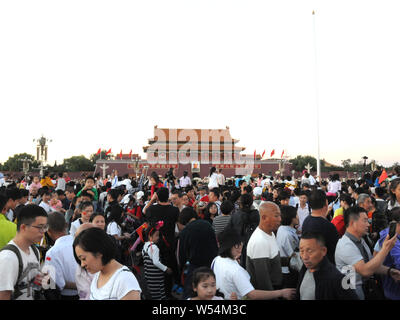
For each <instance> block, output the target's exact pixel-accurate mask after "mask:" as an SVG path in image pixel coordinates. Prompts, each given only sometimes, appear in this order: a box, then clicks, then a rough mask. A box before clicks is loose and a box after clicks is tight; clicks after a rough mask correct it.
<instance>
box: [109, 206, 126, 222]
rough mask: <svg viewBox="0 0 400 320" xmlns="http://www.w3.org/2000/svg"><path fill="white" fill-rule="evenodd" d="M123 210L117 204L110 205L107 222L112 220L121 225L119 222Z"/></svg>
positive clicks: (121, 219) (121, 218)
mask: <svg viewBox="0 0 400 320" xmlns="http://www.w3.org/2000/svg"><path fill="white" fill-rule="evenodd" d="M123 212H124V211H123V209H122V208H121V207H120V206H119V205H116V206H111V208H110V212H109V215H108V219H107V220H108V221H107V224H109V223H111V222H113V221H114V222H116V223H117V224H118V225H121V223H122V222H123V217H122V214H123Z"/></svg>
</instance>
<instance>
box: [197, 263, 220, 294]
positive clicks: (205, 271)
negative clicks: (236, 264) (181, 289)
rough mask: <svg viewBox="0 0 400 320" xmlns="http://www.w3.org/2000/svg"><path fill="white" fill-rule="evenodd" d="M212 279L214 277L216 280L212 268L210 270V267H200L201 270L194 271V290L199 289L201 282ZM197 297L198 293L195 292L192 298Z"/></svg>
mask: <svg viewBox="0 0 400 320" xmlns="http://www.w3.org/2000/svg"><path fill="white" fill-rule="evenodd" d="M210 277H213V278H214V279H216V277H215V273H214V271H213V270H212V269H211V268H209V267H199V268H197V269H195V270H194V271H193V274H192V287H193V289H194V288H197V286H198V285H199V283H200V282H201V281H204V280H207V279H208V278H210ZM196 296H197V293H196V292H194V290H193V295H192V297H193V298H194V297H196Z"/></svg>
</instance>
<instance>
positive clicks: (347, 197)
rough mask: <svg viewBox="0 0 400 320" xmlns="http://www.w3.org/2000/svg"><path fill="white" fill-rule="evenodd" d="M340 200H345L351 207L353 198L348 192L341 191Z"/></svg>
mask: <svg viewBox="0 0 400 320" xmlns="http://www.w3.org/2000/svg"><path fill="white" fill-rule="evenodd" d="M340 201H344V202H346V203H347V204H348V205H349V206H350V207H351V206H352V205H353V201H354V200H353V198H352V197H351V196H350V195H349V194H346V193H343V194H342V195H340Z"/></svg>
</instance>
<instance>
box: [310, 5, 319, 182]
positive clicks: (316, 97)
mask: <svg viewBox="0 0 400 320" xmlns="http://www.w3.org/2000/svg"><path fill="white" fill-rule="evenodd" d="M312 15H313V30H314V54H315V78H314V80H315V102H316V108H317V177H318V180H319V181H321V180H320V179H321V161H320V148H319V94H318V68H317V66H318V63H317V36H316V31H315V11H314V10H313V12H312Z"/></svg>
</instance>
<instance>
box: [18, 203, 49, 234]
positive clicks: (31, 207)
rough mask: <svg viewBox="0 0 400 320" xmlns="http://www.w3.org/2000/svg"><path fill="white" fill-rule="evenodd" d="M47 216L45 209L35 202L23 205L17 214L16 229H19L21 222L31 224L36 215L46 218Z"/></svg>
mask: <svg viewBox="0 0 400 320" xmlns="http://www.w3.org/2000/svg"><path fill="white" fill-rule="evenodd" d="M47 216H48V215H47V212H46V210H44V209H43V208H42V207H39V206H38V205H36V204H28V205H26V206H23V207H22V208H21V210H19V212H18V214H17V231H19V229H20V227H21V225H22V224H31V223H32V222H34V221H35V220H36V217H46V218H47Z"/></svg>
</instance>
